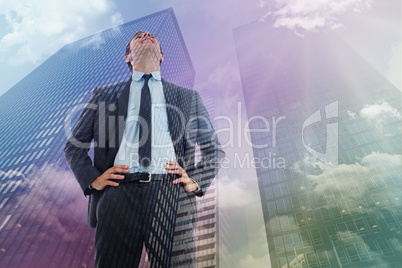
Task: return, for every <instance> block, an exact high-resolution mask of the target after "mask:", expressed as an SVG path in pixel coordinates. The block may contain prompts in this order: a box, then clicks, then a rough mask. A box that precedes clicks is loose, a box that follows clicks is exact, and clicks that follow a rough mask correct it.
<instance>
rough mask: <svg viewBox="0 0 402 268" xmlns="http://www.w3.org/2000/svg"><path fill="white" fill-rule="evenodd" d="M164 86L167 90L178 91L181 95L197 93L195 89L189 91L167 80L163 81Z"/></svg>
mask: <svg viewBox="0 0 402 268" xmlns="http://www.w3.org/2000/svg"><path fill="white" fill-rule="evenodd" d="M162 84H163V87H164V88H165V89H166V90H172V91H177V93H179V94H180V95H187V94H194V93H195V92H196V91H195V90H194V89H189V88H186V87H182V86H179V85H176V84H174V83H171V82H169V81H166V80H165V79H162Z"/></svg>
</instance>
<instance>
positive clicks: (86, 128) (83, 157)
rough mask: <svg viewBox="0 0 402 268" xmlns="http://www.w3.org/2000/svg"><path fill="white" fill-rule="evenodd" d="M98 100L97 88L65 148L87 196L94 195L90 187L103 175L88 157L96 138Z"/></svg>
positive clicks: (68, 159)
mask: <svg viewBox="0 0 402 268" xmlns="http://www.w3.org/2000/svg"><path fill="white" fill-rule="evenodd" d="M98 99H99V94H98V92H97V88H95V89H93V91H92V95H91V97H90V98H89V100H88V102H87V104H86V105H85V107H84V109H83V111H82V114H81V116H80V119H79V120H78V122H77V124H76V125H75V127H74V129H73V131H72V132H71V135H70V136H69V137H68V140H67V143H66V146H65V148H64V157H65V158H66V161H67V164H68V166H69V167H70V169H71V171H72V172H73V173H74V175H75V178H76V179H77V180H78V183H79V184H80V186H81V189H82V191H83V192H84V194H85V195H89V194H91V193H92V191H93V190H91V189H89V188H88V186H89V185H90V184H91V183H92V182H93V181H94V180H95V179H96V178H97V177H99V176H100V175H101V173H100V172H99V170H98V169H97V168H96V167H94V166H93V165H92V160H91V158H90V157H89V156H88V151H89V149H90V143H91V141H92V139H93V137H94V124H95V120H96V115H97V109H98Z"/></svg>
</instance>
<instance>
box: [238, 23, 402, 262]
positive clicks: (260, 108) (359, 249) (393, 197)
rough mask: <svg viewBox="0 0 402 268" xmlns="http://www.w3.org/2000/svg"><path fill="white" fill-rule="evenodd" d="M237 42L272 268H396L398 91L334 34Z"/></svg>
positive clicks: (282, 33)
mask: <svg viewBox="0 0 402 268" xmlns="http://www.w3.org/2000/svg"><path fill="white" fill-rule="evenodd" d="M234 37H235V44H236V51H237V57H238V63H239V68H240V74H241V81H242V87H243V93H244V99H245V105H246V110H247V116H248V120H249V123H250V124H249V126H250V131H251V132H250V133H251V140H252V142H253V153H254V157H255V160H256V161H257V163H258V167H257V169H256V171H257V176H258V183H259V189H260V196H261V203H262V208H263V215H264V219H265V223H266V233H267V240H268V245H269V252H270V258H271V263H272V267H402V266H401V263H402V257H401V256H402V252H401V247H402V236H401V235H402V234H401V224H402V210H401V197H402V196H401V189H402V179H401V177H402V176H401V175H402V170H401V168H400V163H401V132H400V130H401V128H400V120H401V105H400V98H401V92H400V91H399V90H398V89H397V88H395V86H393V85H392V84H391V83H390V82H389V81H387V80H386V79H385V78H384V77H383V76H382V75H381V74H380V73H379V72H378V71H377V70H376V69H375V68H373V67H372V66H370V65H369V64H368V63H367V62H366V61H364V60H363V59H362V58H361V57H360V56H359V55H358V54H357V53H356V52H354V51H353V50H352V49H351V48H350V47H348V46H347V45H346V44H345V43H343V42H342V41H340V39H339V38H337V36H336V35H335V34H334V33H331V32H321V33H311V34H305V35H304V36H297V35H296V34H295V33H294V32H293V31H290V30H288V29H281V28H273V27H271V26H270V25H269V24H268V23H262V22H255V23H250V24H248V25H245V26H242V27H239V28H237V29H235V30H234Z"/></svg>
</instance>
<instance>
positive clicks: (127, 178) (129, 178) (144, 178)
mask: <svg viewBox="0 0 402 268" xmlns="http://www.w3.org/2000/svg"><path fill="white" fill-rule="evenodd" d="M117 174H119V175H123V176H124V180H116V179H112V180H111V181H115V182H117V183H125V182H145V183H149V182H151V181H164V180H166V179H167V177H168V174H152V173H150V172H136V173H128V174H127V173H125V174H121V173H117Z"/></svg>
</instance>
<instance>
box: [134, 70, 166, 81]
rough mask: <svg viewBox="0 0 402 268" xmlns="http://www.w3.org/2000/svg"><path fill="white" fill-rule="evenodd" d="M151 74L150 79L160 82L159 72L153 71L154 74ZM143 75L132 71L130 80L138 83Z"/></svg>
mask: <svg viewBox="0 0 402 268" xmlns="http://www.w3.org/2000/svg"><path fill="white" fill-rule="evenodd" d="M151 74H152V78H154V79H156V80H159V81H160V80H161V72H160V71H155V72H151ZM143 75H144V73H143V72H139V71H134V72H133V75H132V79H133V81H137V82H138V81H139V80H140V79H141V78H142V76H143Z"/></svg>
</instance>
